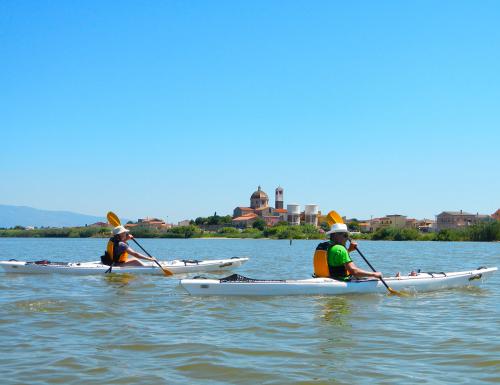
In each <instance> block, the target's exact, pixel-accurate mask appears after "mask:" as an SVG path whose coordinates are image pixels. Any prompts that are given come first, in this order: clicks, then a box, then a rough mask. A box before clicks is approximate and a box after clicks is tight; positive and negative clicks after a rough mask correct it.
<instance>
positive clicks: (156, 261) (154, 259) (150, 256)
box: [132, 238, 165, 271]
mask: <svg viewBox="0 0 500 385" xmlns="http://www.w3.org/2000/svg"><path fill="white" fill-rule="evenodd" d="M132 240H133V241H134V242H135V244H136V245H137V246H139V247H140V248H141V250H142V251H144V252H145V253H146V255H147V256H148V257H149V258H153V261H154V262H155V263H156V264H157V265H158V266H159V267H160V268H161V269H162V270H163V271H165V270H164V269H163V266H162V265H161V264H160V262H158V260H157V259H156V258H155V257H153V256H152V255H151V254H149V253H148V252H147V251H146V250H145V249H144V247H142V246H141V245H140V244H139V242H137V241H136V240H135V238H132Z"/></svg>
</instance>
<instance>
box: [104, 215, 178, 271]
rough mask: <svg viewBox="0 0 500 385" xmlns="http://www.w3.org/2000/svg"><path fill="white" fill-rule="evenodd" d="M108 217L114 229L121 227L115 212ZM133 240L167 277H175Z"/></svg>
mask: <svg viewBox="0 0 500 385" xmlns="http://www.w3.org/2000/svg"><path fill="white" fill-rule="evenodd" d="M106 217H107V218H108V222H109V223H110V224H111V225H112V226H114V227H116V226H121V222H120V218H118V216H117V215H116V214H115V213H114V212H112V211H110V212H108V214H107V215H106ZM132 240H133V241H134V242H135V244H136V245H137V246H139V247H140V248H141V250H142V251H144V252H145V253H146V254H147V256H148V257H150V258H153V262H154V263H156V264H157V265H158V267H159V268H160V269H161V270H162V271H163V273H164V274H165V275H166V276H167V277H170V276H172V275H174V273H172V272H171V271H170V270H168V269H165V268H164V267H163V266H162V265H161V263H160V262H158V260H157V259H156V258H155V257H153V256H152V255H151V254H149V253H148V252H147V251H146V250H144V248H143V247H142V246H141V245H140V244H139V242H137V241H136V240H135V238H132Z"/></svg>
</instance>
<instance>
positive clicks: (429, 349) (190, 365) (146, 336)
mask: <svg viewBox="0 0 500 385" xmlns="http://www.w3.org/2000/svg"><path fill="white" fill-rule="evenodd" d="M105 242H106V240H105V239H5V238H4V239H2V238H0V259H10V258H16V259H19V260H37V259H49V260H51V261H89V260H95V259H97V258H96V257H97V256H99V255H101V252H102V250H103V248H104V246H105ZM141 243H142V244H143V246H144V247H145V248H146V249H147V250H148V251H149V252H150V253H151V254H153V255H155V256H157V257H158V258H159V259H182V258H189V259H192V258H197V259H210V258H222V257H233V256H242V255H245V256H249V257H250V258H251V259H250V261H249V262H248V263H247V264H246V265H244V266H243V267H240V268H239V269H237V271H236V272H238V273H239V274H242V275H245V276H249V277H252V278H279V279H284V278H307V277H310V275H311V272H312V268H311V262H312V253H313V250H314V248H315V246H316V244H317V241H298V240H294V241H293V243H292V245H290V244H289V241H273V240H226V239H190V240H183V239H182V240H177V239H144V240H142V241H141ZM359 247H360V249H361V250H362V251H363V253H364V254H365V256H366V257H367V258H368V260H370V262H371V263H372V265H374V266H375V267H376V268H377V269H379V270H381V271H383V272H384V274H385V275H393V274H394V273H395V272H396V271H401V272H402V273H407V272H409V271H410V270H412V269H419V268H420V269H422V271H458V270H468V269H472V268H476V267H478V266H483V265H484V266H498V265H500V243H446V242H369V241H360V242H359ZM354 259H355V261H356V263H357V264H358V265H359V266H362V267H365V265H364V262H363V260H362V259H361V258H360V257H359V256H357V255H356V254H354ZM229 274H230V273H227V274H225V275H229ZM204 275H205V276H209V275H207V274H204ZM223 275H224V274H223ZM219 276H221V275H219ZM499 284H500V274H499V273H496V274H495V275H494V276H493V277H492V278H491V279H490V280H489V281H487V282H486V284H485V285H484V286H483V287H482V288H480V289H477V288H475V289H459V290H448V291H441V292H434V293H426V294H418V295H416V296H412V297H410V298H399V297H393V296H387V295H381V294H373V295H357V296H339V297H325V296H313V297H305V296H304V297H265V298H264V297H259V298H235V297H232V298H227V297H226V298H224V297H208V298H207V297H204V298H201V297H192V296H189V295H188V294H187V293H186V292H185V291H184V290H183V289H182V288H181V287H180V286H179V285H178V279H176V278H174V279H171V278H165V277H163V276H146V277H143V276H138V277H130V276H120V275H112V276H103V275H100V276H64V275H22V274H5V273H0V309H1V310H0V335H1V343H0V383H1V384H4V385H7V384H61V383H64V384H189V383H195V384H311V383H313V384H374V383H380V384H415V383H420V384H481V383H484V384H491V383H500V338H499V330H500V328H499V326H500V324H499V322H500V317H499V316H500V285H499Z"/></svg>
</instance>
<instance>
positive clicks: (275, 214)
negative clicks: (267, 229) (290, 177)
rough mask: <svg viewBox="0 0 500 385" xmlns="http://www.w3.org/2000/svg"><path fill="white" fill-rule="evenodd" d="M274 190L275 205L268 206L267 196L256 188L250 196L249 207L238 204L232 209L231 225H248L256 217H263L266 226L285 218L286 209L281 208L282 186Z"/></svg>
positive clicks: (259, 188)
mask: <svg viewBox="0 0 500 385" xmlns="http://www.w3.org/2000/svg"><path fill="white" fill-rule="evenodd" d="M274 192H275V195H274V196H275V207H271V206H269V196H268V195H267V194H266V193H265V192H264V191H262V189H261V187H260V186H259V187H258V188H257V191H254V192H253V194H252V195H251V196H250V207H244V206H238V207H236V208H235V209H234V210H233V225H235V226H236V227H241V228H245V227H250V226H252V224H253V222H255V221H256V220H257V219H258V218H261V219H263V220H264V221H265V222H266V225H267V226H273V225H275V224H276V223H278V222H280V221H286V220H287V210H286V209H284V208H283V188H282V187H280V186H278V187H277V188H276V190H275V191H274Z"/></svg>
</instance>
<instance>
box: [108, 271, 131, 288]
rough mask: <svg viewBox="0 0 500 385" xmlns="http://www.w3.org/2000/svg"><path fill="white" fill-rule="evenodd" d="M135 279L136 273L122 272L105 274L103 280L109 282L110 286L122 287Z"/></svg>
mask: <svg viewBox="0 0 500 385" xmlns="http://www.w3.org/2000/svg"><path fill="white" fill-rule="evenodd" d="M136 279H137V275H134V274H129V273H123V274H121V273H120V274H115V273H111V274H106V275H105V280H106V283H108V284H110V286H113V287H117V288H122V287H125V286H127V285H129V284H130V283H132V282H133V281H135V280H136Z"/></svg>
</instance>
